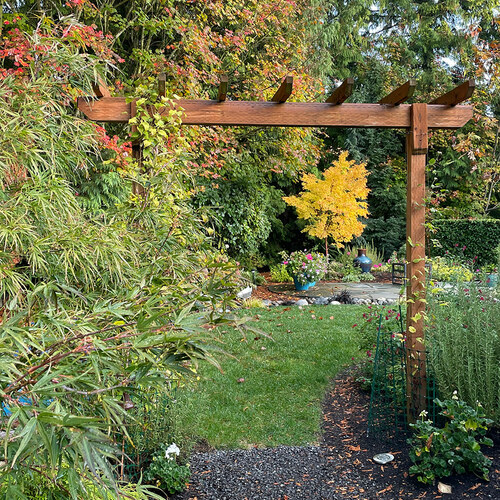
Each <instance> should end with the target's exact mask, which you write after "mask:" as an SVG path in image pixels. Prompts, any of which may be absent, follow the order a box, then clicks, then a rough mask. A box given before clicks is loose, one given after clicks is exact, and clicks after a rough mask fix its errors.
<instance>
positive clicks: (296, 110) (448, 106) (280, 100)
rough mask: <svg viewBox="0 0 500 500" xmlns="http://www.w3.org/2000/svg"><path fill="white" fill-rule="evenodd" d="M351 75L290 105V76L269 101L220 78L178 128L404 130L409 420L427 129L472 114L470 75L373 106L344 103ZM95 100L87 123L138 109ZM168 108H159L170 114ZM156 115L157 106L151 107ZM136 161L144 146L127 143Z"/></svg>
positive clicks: (82, 103) (421, 270) (419, 344)
mask: <svg viewBox="0 0 500 500" xmlns="http://www.w3.org/2000/svg"><path fill="white" fill-rule="evenodd" d="M353 84H354V82H353V79H352V78H348V79H346V80H345V81H344V82H343V83H342V84H341V85H340V86H339V87H337V88H336V89H335V90H334V91H333V93H332V94H331V95H330V96H329V97H328V98H327V99H326V100H325V102H307V103H301V102H287V101H288V98H289V97H290V96H291V95H292V90H293V78H292V77H291V76H287V77H286V78H285V79H284V80H283V82H282V84H281V86H280V87H279V89H278V90H277V91H276V93H275V94H274V96H273V98H272V99H271V101H230V100H227V93H228V78H227V77H225V76H224V77H221V79H220V83H219V88H218V96H217V99H215V100H198V99H178V100H177V101H176V105H178V106H179V107H180V108H182V109H183V110H184V115H183V119H182V124H183V125H207V126H260V127H263V126H267V127H349V128H393V129H404V130H406V131H407V133H406V155H407V203H406V237H407V244H406V260H407V277H408V279H407V284H406V299H407V315H406V317H407V320H406V339H407V340H406V369H407V373H406V384H407V391H406V394H407V397H408V400H407V409H408V417H409V418H410V419H412V417H413V418H414V416H415V415H418V414H419V413H420V411H421V410H423V409H425V405H426V361H425V348H424V344H423V342H424V311H425V226H424V224H425V203H424V200H425V165H426V154H427V149H428V134H429V130H433V129H434V130H435V129H458V128H460V127H462V126H464V125H465V124H466V123H467V122H468V121H469V120H470V119H471V118H472V113H473V108H472V106H469V105H459V104H460V103H461V102H463V101H465V100H467V99H468V98H469V97H470V96H471V95H472V92H473V91H474V86H475V84H474V80H468V81H466V82H464V83H462V84H461V85H459V86H457V87H456V88H454V89H453V90H451V91H450V92H448V93H446V94H444V95H442V96H440V97H438V98H436V99H434V100H433V101H431V102H430V103H415V104H403V103H404V102H405V101H406V100H408V99H409V98H410V97H412V95H413V92H414V90H415V86H416V83H415V81H414V80H409V81H408V82H406V83H405V84H404V85H402V86H400V87H398V88H397V89H395V90H394V91H393V92H391V93H390V94H389V95H387V96H385V97H384V98H383V99H381V100H380V101H379V102H378V103H371V104H367V103H347V102H345V101H346V100H347V99H348V98H349V97H350V96H351V94H352V89H353ZM94 91H95V97H89V98H80V99H79V100H78V108H79V109H80V110H81V111H82V112H83V113H84V114H85V115H86V116H87V117H88V118H89V119H91V120H94V121H99V122H122V123H127V122H128V121H129V120H130V119H131V118H132V117H133V116H135V114H136V105H135V101H132V102H128V101H127V99H126V98H124V97H111V96H110V94H109V91H108V90H107V88H106V87H105V86H104V85H103V84H102V83H99V84H96V85H95V88H94ZM159 94H160V95H165V77H164V75H160V78H159ZM170 109H171V108H170V107H169V106H165V108H164V109H163V110H162V111H160V112H161V113H164V114H168V112H169V111H170ZM156 112H158V110H156ZM132 151H133V155H134V157H135V158H136V159H137V160H138V161H139V163H140V162H141V145H140V142H136V143H134V144H133V147H132Z"/></svg>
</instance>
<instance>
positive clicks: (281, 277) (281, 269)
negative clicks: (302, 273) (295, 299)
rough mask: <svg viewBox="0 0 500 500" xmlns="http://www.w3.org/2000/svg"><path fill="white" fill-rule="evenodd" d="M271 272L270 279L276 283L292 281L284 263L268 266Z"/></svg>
mask: <svg viewBox="0 0 500 500" xmlns="http://www.w3.org/2000/svg"><path fill="white" fill-rule="evenodd" d="M269 271H270V272H271V281H274V282H276V283H289V282H291V281H293V279H292V277H291V276H290V275H289V274H288V270H287V266H285V265H284V264H277V265H275V266H271V267H270V268H269Z"/></svg>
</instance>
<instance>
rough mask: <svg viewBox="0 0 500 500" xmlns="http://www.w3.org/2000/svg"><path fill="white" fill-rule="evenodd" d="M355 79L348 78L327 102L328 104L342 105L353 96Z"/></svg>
mask: <svg viewBox="0 0 500 500" xmlns="http://www.w3.org/2000/svg"><path fill="white" fill-rule="evenodd" d="M353 88H354V79H353V78H346V79H345V80H344V81H343V82H342V83H341V84H340V85H339V86H338V87H337V88H336V89H335V90H334V91H333V93H332V95H331V96H330V97H329V98H328V99H327V100H326V102H327V103H328V104H342V103H343V102H344V101H345V100H346V99H347V98H348V97H350V96H351V94H352V89H353Z"/></svg>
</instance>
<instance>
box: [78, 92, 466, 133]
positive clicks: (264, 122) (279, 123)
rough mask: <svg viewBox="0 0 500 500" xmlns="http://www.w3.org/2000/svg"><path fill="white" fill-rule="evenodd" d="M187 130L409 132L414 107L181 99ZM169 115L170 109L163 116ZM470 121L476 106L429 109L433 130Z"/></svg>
mask: <svg viewBox="0 0 500 500" xmlns="http://www.w3.org/2000/svg"><path fill="white" fill-rule="evenodd" d="M178 104H179V106H180V107H182V108H183V109H184V112H185V115H184V118H183V124H184V125H256V126H276V127H363V128H364V127H372V128H373V127H380V128H409V127H410V108H411V105H410V104H401V105H400V106H394V107H389V106H380V105H379V104H351V103H346V104H343V105H342V106H331V105H330V104H326V103H319V102H317V103H300V102H285V103H283V104H281V105H280V106H276V104H275V103H273V102H264V101H227V102H225V103H224V105H223V106H222V105H220V104H219V103H218V102H217V101H205V100H191V99H180V100H179V101H178ZM78 108H79V109H80V111H82V112H83V113H84V114H85V115H86V116H87V117H88V118H90V119H91V120H94V121H101V122H102V121H109V122H123V123H125V122H127V121H128V120H129V119H130V116H131V115H130V103H127V102H126V100H125V98H124V97H103V98H102V99H99V100H94V99H87V98H80V99H78ZM164 112H165V113H168V110H165V111H164ZM471 118H472V106H456V107H448V106H428V123H429V128H449V129H455V128H460V127H463V126H464V125H465V124H466V123H467V122H468V121H469V120H470V119H471Z"/></svg>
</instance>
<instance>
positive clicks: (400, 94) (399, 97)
mask: <svg viewBox="0 0 500 500" xmlns="http://www.w3.org/2000/svg"><path fill="white" fill-rule="evenodd" d="M416 86H417V82H416V80H413V79H410V80H408V81H407V82H406V83H404V84H403V85H401V87H398V88H397V89H395V90H393V91H392V92H391V93H390V94H389V95H386V96H385V97H383V98H382V99H380V101H379V102H378V103H379V104H389V105H391V106H399V105H400V104H401V103H402V102H404V101H407V100H408V99H409V98H410V97H412V96H413V93H414V92H415V87H416Z"/></svg>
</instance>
